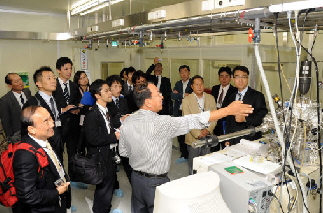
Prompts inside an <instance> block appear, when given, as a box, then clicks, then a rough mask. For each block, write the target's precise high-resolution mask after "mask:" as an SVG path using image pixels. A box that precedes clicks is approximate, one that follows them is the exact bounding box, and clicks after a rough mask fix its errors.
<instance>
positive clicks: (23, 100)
mask: <svg viewBox="0 0 323 213" xmlns="http://www.w3.org/2000/svg"><path fill="white" fill-rule="evenodd" d="M20 101H21V104H22V105H24V104H25V99H24V97H22V95H20Z"/></svg>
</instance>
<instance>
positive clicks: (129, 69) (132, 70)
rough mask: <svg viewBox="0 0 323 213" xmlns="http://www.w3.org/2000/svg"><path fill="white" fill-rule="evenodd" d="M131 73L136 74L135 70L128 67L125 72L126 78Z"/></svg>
mask: <svg viewBox="0 0 323 213" xmlns="http://www.w3.org/2000/svg"><path fill="white" fill-rule="evenodd" d="M133 72H136V69H135V68H134V67H128V68H127V72H126V73H127V76H128V74H129V73H133Z"/></svg>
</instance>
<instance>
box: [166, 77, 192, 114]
mask: <svg viewBox="0 0 323 213" xmlns="http://www.w3.org/2000/svg"><path fill="white" fill-rule="evenodd" d="M191 85H192V81H191V79H190V80H189V82H188V84H187V87H186V90H185V91H183V82H182V80H179V81H177V82H176V83H175V87H174V89H173V91H174V90H176V91H177V92H179V93H173V92H172V93H171V98H172V99H173V100H174V108H173V115H174V116H175V117H178V116H182V114H179V107H180V106H181V104H182V100H183V93H189V94H191V93H192V92H193V89H192V87H191Z"/></svg>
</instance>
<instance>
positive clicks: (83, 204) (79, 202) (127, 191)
mask: <svg viewBox="0 0 323 213" xmlns="http://www.w3.org/2000/svg"><path fill="white" fill-rule="evenodd" d="M174 142H175V143H176V141H175V140H174ZM179 156H180V153H179V151H178V150H177V149H176V147H174V149H173V155H172V165H171V170H170V172H169V178H170V179H171V180H175V179H178V178H181V177H185V176H187V175H188V164H187V162H185V163H181V164H176V163H175V160H176V159H177V158H178V157H179ZM117 174H118V180H119V184H120V187H121V189H122V190H123V192H124V197H122V198H118V197H116V196H113V199H112V209H115V208H118V209H120V210H121V211H122V212H123V213H131V207H130V205H131V203H130V202H131V186H130V184H129V182H128V179H127V176H126V174H125V173H124V171H123V168H122V167H120V171H119V172H118V173H117ZM94 189H95V186H92V185H90V186H89V188H88V189H86V190H84V189H83V190H82V189H76V188H72V205H74V206H76V208H77V210H76V213H91V212H92V211H91V207H92V201H93V194H94ZM0 213H11V209H10V208H5V207H3V206H0Z"/></svg>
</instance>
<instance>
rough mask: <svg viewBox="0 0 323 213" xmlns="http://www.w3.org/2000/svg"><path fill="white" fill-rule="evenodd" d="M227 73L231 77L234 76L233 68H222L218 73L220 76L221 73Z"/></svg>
mask: <svg viewBox="0 0 323 213" xmlns="http://www.w3.org/2000/svg"><path fill="white" fill-rule="evenodd" d="M223 72H226V73H228V74H229V75H230V76H231V75H232V72H231V68H230V67H228V66H226V67H220V69H219V71H218V75H219V76H220V74H221V73H223Z"/></svg>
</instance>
